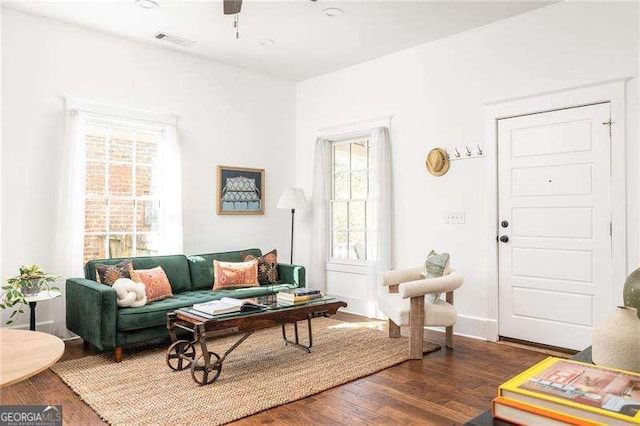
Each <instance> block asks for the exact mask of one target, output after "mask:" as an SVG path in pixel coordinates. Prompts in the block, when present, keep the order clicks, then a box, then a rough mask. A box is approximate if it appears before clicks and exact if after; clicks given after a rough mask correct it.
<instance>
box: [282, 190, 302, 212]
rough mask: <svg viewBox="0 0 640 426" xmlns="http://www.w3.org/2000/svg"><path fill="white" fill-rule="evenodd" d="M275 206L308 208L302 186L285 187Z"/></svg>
mask: <svg viewBox="0 0 640 426" xmlns="http://www.w3.org/2000/svg"><path fill="white" fill-rule="evenodd" d="M276 207H277V208H279V209H306V208H309V203H308V202H307V197H305V196H304V191H303V190H302V188H285V190H284V191H282V195H280V200H278V205H277V206H276Z"/></svg>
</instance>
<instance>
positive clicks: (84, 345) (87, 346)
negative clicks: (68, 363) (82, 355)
mask: <svg viewBox="0 0 640 426" xmlns="http://www.w3.org/2000/svg"><path fill="white" fill-rule="evenodd" d="M90 348H91V344H90V343H89V341H88V340H82V349H84V351H85V352H88V351H89V349H90Z"/></svg>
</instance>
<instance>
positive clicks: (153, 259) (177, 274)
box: [84, 254, 213, 293]
mask: <svg viewBox="0 0 640 426" xmlns="http://www.w3.org/2000/svg"><path fill="white" fill-rule="evenodd" d="M123 260H124V258H119V259H101V260H90V261H89V262H87V264H86V265H85V266H84V276H85V278H87V279H90V280H93V281H96V264H97V263H101V264H104V265H115V264H117V263H120V262H122V261H123ZM131 260H132V261H133V269H153V268H155V267H156V266H162V269H163V270H164V272H165V273H166V274H167V278H169V282H170V283H171V289H172V291H173V293H182V292H183V291H189V290H192V287H191V274H190V273H189V263H188V262H187V257H186V256H185V255H182V254H176V255H172V256H147V257H134V258H132V259H131ZM212 282H213V281H212Z"/></svg>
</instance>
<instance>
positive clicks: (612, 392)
mask: <svg viewBox="0 0 640 426" xmlns="http://www.w3.org/2000/svg"><path fill="white" fill-rule="evenodd" d="M639 356H640V355H639ZM492 413H493V417H495V418H499V419H502V420H506V421H509V422H511V423H515V424H520V425H567V424H569V425H629V424H634V425H637V424H640V374H639V373H633V372H630V371H623V370H616V369H612V368H606V367H600V366H597V365H593V364H586V363H583V362H578V361H570V360H567V359H561V358H554V357H549V358H547V359H545V360H544V361H542V362H540V363H538V364H536V365H534V366H533V367H531V368H529V369H528V370H526V371H524V372H522V373H520V374H519V375H517V376H516V377H514V378H513V379H511V380H509V381H507V382H505V383H503V384H502V385H501V386H500V388H499V390H498V397H497V398H495V399H494V400H493V405H492Z"/></svg>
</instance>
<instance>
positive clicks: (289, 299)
mask: <svg viewBox="0 0 640 426" xmlns="http://www.w3.org/2000/svg"><path fill="white" fill-rule="evenodd" d="M321 297H322V293H320V290H314V289H312V288H296V289H294V290H284V291H281V292H279V293H278V296H277V299H278V303H292V304H293V303H305V302H308V301H310V300H313V299H319V298H321Z"/></svg>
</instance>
